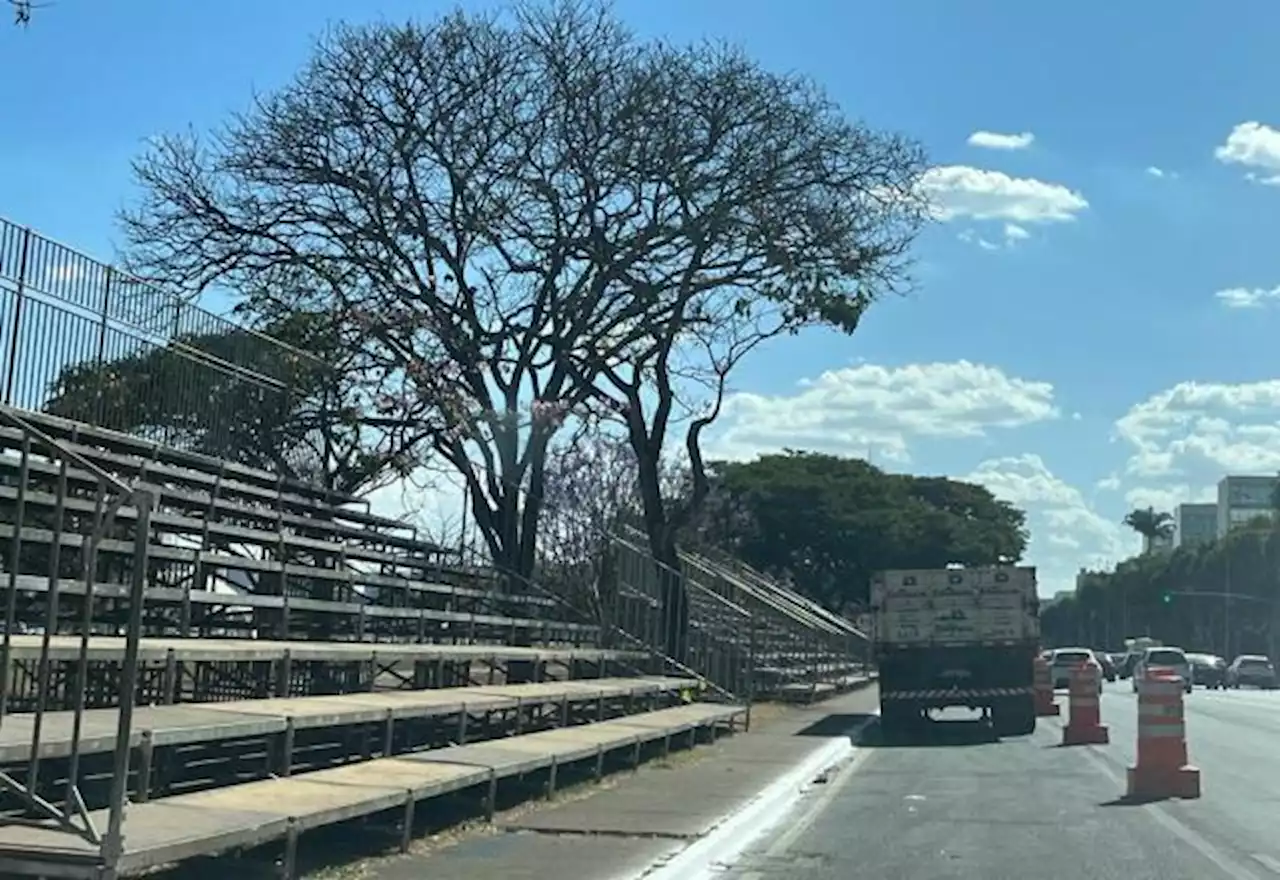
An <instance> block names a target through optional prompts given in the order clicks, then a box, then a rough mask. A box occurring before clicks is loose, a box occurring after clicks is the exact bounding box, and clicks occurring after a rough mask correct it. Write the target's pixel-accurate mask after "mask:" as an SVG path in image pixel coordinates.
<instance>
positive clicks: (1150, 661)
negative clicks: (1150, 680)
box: [1133, 646, 1195, 694]
mask: <svg viewBox="0 0 1280 880" xmlns="http://www.w3.org/2000/svg"><path fill="white" fill-rule="evenodd" d="M1148 669H1168V670H1171V671H1172V672H1173V673H1174V674H1175V675H1177V676H1178V677H1179V678H1181V679H1182V681H1183V682H1184V687H1185V689H1186V691H1187V693H1191V691H1192V689H1193V688H1194V687H1195V683H1194V682H1195V679H1194V677H1193V676H1192V674H1191V662H1190V661H1189V660H1187V655H1186V653H1185V652H1184V651H1183V650H1182V649H1181V648H1171V647H1168V646H1164V647H1160V648H1146V649H1145V650H1143V652H1142V656H1141V657H1139V658H1138V662H1137V663H1135V664H1134V665H1133V692H1134V693H1135V694H1136V693H1137V692H1138V682H1139V681H1141V680H1142V679H1144V678H1146V675H1147V670H1148Z"/></svg>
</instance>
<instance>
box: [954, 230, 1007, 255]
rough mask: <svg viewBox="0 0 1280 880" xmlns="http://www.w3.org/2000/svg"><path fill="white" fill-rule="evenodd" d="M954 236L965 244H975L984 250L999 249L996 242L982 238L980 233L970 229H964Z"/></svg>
mask: <svg viewBox="0 0 1280 880" xmlns="http://www.w3.org/2000/svg"><path fill="white" fill-rule="evenodd" d="M956 238H958V239H960V240H961V241H963V242H964V243H965V244H973V245H977V246H978V247H980V248H982V249H983V250H984V251H998V250H1000V245H998V244H996V243H995V242H994V241H991V240H990V239H987V238H983V237H982V236H981V235H979V234H978V233H977V232H975V231H974V230H972V229H966V230H964V231H963V232H961V233H960V234H959V235H957V236H956Z"/></svg>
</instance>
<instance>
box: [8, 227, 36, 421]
mask: <svg viewBox="0 0 1280 880" xmlns="http://www.w3.org/2000/svg"><path fill="white" fill-rule="evenodd" d="M20 254H21V255H20V256H19V257H18V285H17V289H16V295H15V296H14V300H13V326H12V327H11V328H10V329H9V369H8V370H7V371H6V373H5V380H4V405H5V406H12V405H13V382H14V378H15V376H16V375H17V372H18V334H19V332H20V331H21V329H22V303H23V301H24V300H26V287H27V267H28V265H29V264H30V262H31V229H30V228H25V229H23V230H22V248H21V250H20Z"/></svg>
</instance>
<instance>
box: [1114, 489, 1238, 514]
mask: <svg viewBox="0 0 1280 880" xmlns="http://www.w3.org/2000/svg"><path fill="white" fill-rule="evenodd" d="M1217 498H1218V493H1217V491H1216V490H1215V489H1214V487H1213V486H1191V485H1189V484H1187V483H1176V484H1173V485H1167V486H1136V487H1134V488H1133V489H1130V490H1129V491H1128V492H1126V493H1125V495H1124V501H1125V504H1126V505H1127V506H1128V507H1129V509H1130V510H1133V509H1135V508H1139V507H1154V508H1155V509H1156V510H1162V511H1164V512H1166V513H1173V509H1174V508H1175V507H1177V506H1178V505H1179V504H1197V503H1200V502H1202V501H1216V500H1217Z"/></svg>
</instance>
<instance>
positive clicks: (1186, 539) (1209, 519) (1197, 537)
mask: <svg viewBox="0 0 1280 880" xmlns="http://www.w3.org/2000/svg"><path fill="white" fill-rule="evenodd" d="M1217 537H1218V505H1216V504H1179V505H1178V506H1177V507H1175V508H1174V510H1173V546H1175V547H1181V546H1183V545H1184V544H1186V545H1191V544H1208V543H1210V542H1211V541H1213V540H1214V539H1215V538H1217Z"/></svg>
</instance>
